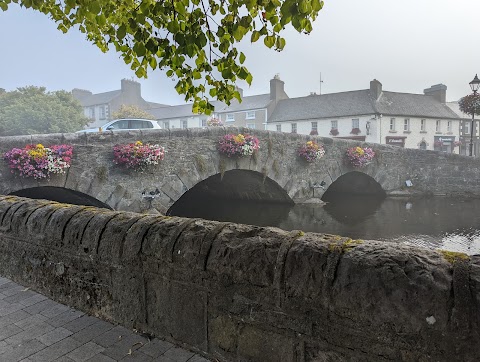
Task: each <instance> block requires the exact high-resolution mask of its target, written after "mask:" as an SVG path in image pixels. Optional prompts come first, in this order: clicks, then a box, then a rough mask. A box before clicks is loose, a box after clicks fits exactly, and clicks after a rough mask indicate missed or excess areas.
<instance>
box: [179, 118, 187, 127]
mask: <svg viewBox="0 0 480 362" xmlns="http://www.w3.org/2000/svg"><path fill="white" fill-rule="evenodd" d="M180 123H181V126H182V129H187V128H188V119H181V120H180Z"/></svg>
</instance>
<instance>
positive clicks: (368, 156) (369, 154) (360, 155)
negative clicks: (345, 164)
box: [347, 147, 375, 167]
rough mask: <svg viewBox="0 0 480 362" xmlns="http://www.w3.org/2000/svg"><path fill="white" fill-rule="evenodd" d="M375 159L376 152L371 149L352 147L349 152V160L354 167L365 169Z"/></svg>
mask: <svg viewBox="0 0 480 362" xmlns="http://www.w3.org/2000/svg"><path fill="white" fill-rule="evenodd" d="M374 157H375V152H374V151H373V150H372V149H371V148H370V147H352V148H349V149H348V150H347V158H348V160H349V162H350V164H351V165H352V166H353V167H365V166H367V165H368V164H369V163H370V162H372V160H373V158H374Z"/></svg>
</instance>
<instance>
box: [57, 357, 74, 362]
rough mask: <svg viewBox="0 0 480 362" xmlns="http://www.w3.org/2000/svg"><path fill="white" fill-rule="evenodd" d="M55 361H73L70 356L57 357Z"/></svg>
mask: <svg viewBox="0 0 480 362" xmlns="http://www.w3.org/2000/svg"><path fill="white" fill-rule="evenodd" d="M55 362H75V361H74V360H73V359H71V358H68V357H67V356H62V357H60V358H57V359H56V360H55Z"/></svg>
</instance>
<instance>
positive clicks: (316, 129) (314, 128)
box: [312, 122, 318, 132]
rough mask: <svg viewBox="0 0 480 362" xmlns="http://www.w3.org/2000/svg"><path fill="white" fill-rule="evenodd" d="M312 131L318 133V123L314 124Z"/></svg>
mask: <svg viewBox="0 0 480 362" xmlns="http://www.w3.org/2000/svg"><path fill="white" fill-rule="evenodd" d="M312 131H317V132H318V122H312Z"/></svg>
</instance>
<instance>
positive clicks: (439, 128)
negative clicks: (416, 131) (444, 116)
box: [435, 119, 442, 132]
mask: <svg viewBox="0 0 480 362" xmlns="http://www.w3.org/2000/svg"><path fill="white" fill-rule="evenodd" d="M435 132H442V121H440V120H439V119H437V121H436V122H435Z"/></svg>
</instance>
